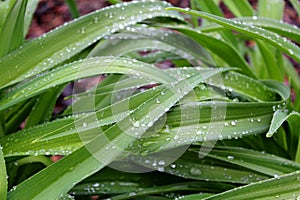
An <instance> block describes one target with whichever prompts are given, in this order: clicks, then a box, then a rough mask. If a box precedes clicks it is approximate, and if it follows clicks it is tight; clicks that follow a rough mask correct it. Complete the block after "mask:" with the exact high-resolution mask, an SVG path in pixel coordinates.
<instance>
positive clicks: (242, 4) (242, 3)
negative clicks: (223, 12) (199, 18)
mask: <svg viewBox="0 0 300 200" xmlns="http://www.w3.org/2000/svg"><path fill="white" fill-rule="evenodd" d="M224 3H225V5H226V6H227V7H228V8H229V10H230V11H231V12H232V13H233V14H234V15H235V16H237V17H242V16H252V15H254V11H253V8H252V6H251V4H250V3H249V1H247V0H224ZM212 14H213V13H212Z"/></svg>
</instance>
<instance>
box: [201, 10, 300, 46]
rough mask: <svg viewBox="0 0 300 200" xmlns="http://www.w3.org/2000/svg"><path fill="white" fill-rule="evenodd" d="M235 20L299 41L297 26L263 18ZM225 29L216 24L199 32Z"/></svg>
mask: <svg viewBox="0 0 300 200" xmlns="http://www.w3.org/2000/svg"><path fill="white" fill-rule="evenodd" d="M235 20H238V21H241V22H245V23H249V24H253V25H254V26H259V27H262V28H264V29H267V30H269V31H272V32H275V33H277V34H279V35H282V36H285V37H288V38H290V39H292V40H295V41H296V42H299V41H300V33H299V29H298V27H297V26H294V25H291V24H288V23H285V22H282V21H278V20H274V19H268V18H263V17H256V16H254V17H239V18H235ZM223 29H226V27H224V26H221V25H218V24H209V25H206V26H202V27H199V30H201V31H202V32H206V33H210V32H213V31H220V30H223Z"/></svg>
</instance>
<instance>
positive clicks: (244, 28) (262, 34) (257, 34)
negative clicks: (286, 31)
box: [168, 8, 300, 62]
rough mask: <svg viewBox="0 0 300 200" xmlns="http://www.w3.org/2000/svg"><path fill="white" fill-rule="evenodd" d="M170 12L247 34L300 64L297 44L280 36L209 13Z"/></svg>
mask: <svg viewBox="0 0 300 200" xmlns="http://www.w3.org/2000/svg"><path fill="white" fill-rule="evenodd" d="M168 10H177V11H181V12H185V13H188V14H192V15H196V16H199V17H203V18H205V19H208V20H211V21H213V22H216V23H218V24H220V25H222V26H225V27H228V28H230V29H233V30H236V31H238V32H240V33H243V34H246V35H248V36H249V37H254V38H257V39H261V40H263V41H265V42H268V43H269V44H271V45H273V46H275V47H277V48H278V49H280V50H282V51H283V52H285V53H286V54H287V55H289V56H291V57H292V58H294V59H295V60H296V61H298V62H300V48H299V47H297V46H296V45H295V44H293V43H291V42H290V41H287V40H286V39H285V38H282V37H280V36H279V35H277V34H275V33H273V32H270V31H267V30H265V29H263V28H259V27H255V26H252V25H249V24H243V23H242V22H240V21H237V20H230V19H225V18H221V17H218V16H215V15H211V14H209V13H204V12H199V11H192V10H186V9H181V8H168Z"/></svg>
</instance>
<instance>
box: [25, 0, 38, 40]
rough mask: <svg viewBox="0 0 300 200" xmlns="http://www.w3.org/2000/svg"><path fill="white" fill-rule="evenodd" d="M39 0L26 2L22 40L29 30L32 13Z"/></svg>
mask: <svg viewBox="0 0 300 200" xmlns="http://www.w3.org/2000/svg"><path fill="white" fill-rule="evenodd" d="M38 3H39V0H28V2H27V6H26V12H25V19H24V38H25V36H26V34H27V32H28V30H29V27H30V24H31V21H32V18H33V15H34V12H35V10H36V8H37V6H38Z"/></svg>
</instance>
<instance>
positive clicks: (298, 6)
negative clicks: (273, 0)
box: [290, 0, 300, 16]
mask: <svg viewBox="0 0 300 200" xmlns="http://www.w3.org/2000/svg"><path fill="white" fill-rule="evenodd" d="M290 2H291V4H292V5H293V7H294V9H295V10H296V12H297V13H298V16H299V15H300V3H299V1H297V0H290Z"/></svg>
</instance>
